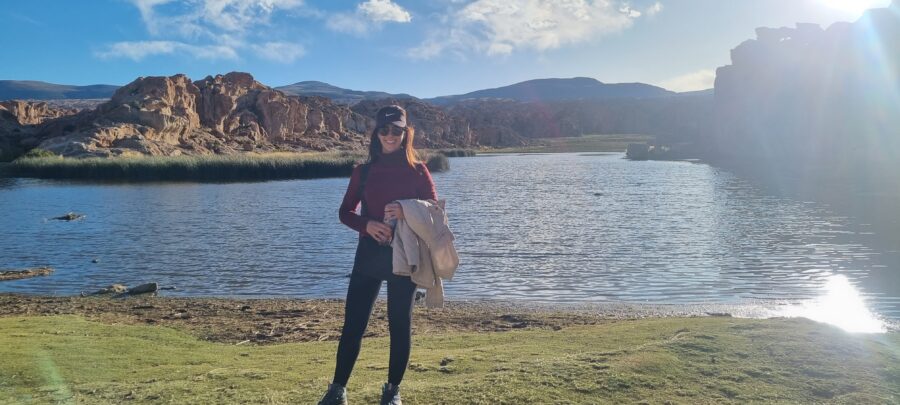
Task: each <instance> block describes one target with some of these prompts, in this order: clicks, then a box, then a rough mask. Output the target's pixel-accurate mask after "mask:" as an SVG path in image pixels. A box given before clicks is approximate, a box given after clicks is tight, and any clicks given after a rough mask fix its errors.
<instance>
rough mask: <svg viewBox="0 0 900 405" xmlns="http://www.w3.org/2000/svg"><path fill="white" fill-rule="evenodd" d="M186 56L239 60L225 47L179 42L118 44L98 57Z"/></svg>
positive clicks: (108, 48)
mask: <svg viewBox="0 0 900 405" xmlns="http://www.w3.org/2000/svg"><path fill="white" fill-rule="evenodd" d="M176 53H181V54H186V55H192V56H194V57H197V58H200V59H237V57H238V56H237V52H235V50H234V49H232V48H230V47H227V46H224V45H208V46H197V45H190V44H186V43H183V42H177V41H132V42H127V41H126V42H116V43H114V44H111V45H109V46H108V47H107V48H106V50H103V51H99V52H97V53H96V55H97V56H98V57H100V58H104V59H110V58H128V59H131V60H134V61H140V60H143V59H144V58H146V57H148V56H154V55H166V54H176Z"/></svg>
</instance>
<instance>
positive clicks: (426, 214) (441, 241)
mask: <svg viewBox="0 0 900 405" xmlns="http://www.w3.org/2000/svg"><path fill="white" fill-rule="evenodd" d="M397 202H398V203H400V205H401V206H402V207H403V217H404V219H401V220H399V221H397V227H396V229H395V230H394V240H393V242H391V247H393V249H394V258H393V261H394V263H393V266H394V274H396V275H398V276H409V277H410V278H411V279H412V281H413V283H415V284H416V285H417V286H418V287H420V288H424V289H425V306H426V307H428V308H441V307H443V306H444V285H443V283H442V282H441V280H442V279H443V280H450V279H452V278H453V274H454V273H456V268H457V267H458V266H459V255H457V253H456V248H455V247H454V246H453V239H454V237H453V233H452V232H450V227H449V226H448V224H447V213H446V212H445V211H444V203H445V202H444V200H440V201H432V200H429V201H425V200H415V199H408V200H398V201H397Z"/></svg>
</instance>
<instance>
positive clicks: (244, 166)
mask: <svg viewBox="0 0 900 405" xmlns="http://www.w3.org/2000/svg"><path fill="white" fill-rule="evenodd" d="M424 158H425V159H426V161H427V164H428V167H429V169H431V170H432V171H435V172H439V171H443V170H447V169H448V163H447V162H448V161H447V158H446V156H444V155H442V154H439V153H429V154H425V156H424ZM364 160H365V155H363V154H362V153H354V152H322V153H296V154H290V153H276V154H269V155H252V154H243V155H204V156H172V157H160V156H153V157H149V156H142V157H116V158H82V159H76V158H62V157H34V158H27V157H23V158H20V159H17V160H16V161H14V162H13V163H11V164H9V165H8V166H7V167H6V168H5V172H6V174H7V175H8V176H12V177H34V178H45V179H78V180H104V181H210V182H217V181H255V180H280V179H312V178H324V177H346V176H349V175H350V173H351V171H352V169H353V166H354V165H355V164H357V163H359V162H362V161H364Z"/></svg>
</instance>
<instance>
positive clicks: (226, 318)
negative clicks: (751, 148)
mask: <svg viewBox="0 0 900 405" xmlns="http://www.w3.org/2000/svg"><path fill="white" fill-rule="evenodd" d="M69 314H71V315H79V316H83V317H85V318H87V319H89V320H94V321H99V322H104V323H109V324H129V325H162V326H166V327H171V328H176V329H180V330H184V331H187V332H188V333H190V334H193V335H195V336H197V337H199V338H201V339H204V340H209V341H214V342H222V343H242V344H243V343H254V344H271V343H286V342H306V341H323V340H337V339H338V338H339V337H340V333H341V325H342V322H343V314H344V302H343V301H342V300H335V299H314V300H307V299H225V298H169V297H152V296H135V297H127V298H108V297H52V296H33V295H18V294H0V317H9V316H36V315H37V316H40V315H69ZM609 319H610V314H605V315H604V314H600V313H593V314H589V313H584V312H574V311H562V310H551V309H535V308H513V307H512V306H508V305H493V304H487V303H465V302H463V303H449V304H448V306H447V307H446V308H443V309H430V310H429V309H426V308H424V307H423V306H420V305H417V306H416V308H415V310H414V314H413V334H416V335H423V334H425V335H427V334H440V333H447V332H499V331H508V330H521V329H553V330H559V329H562V328H565V327H567V326H573V325H594V324H598V323H601V322H607V321H609ZM387 335H388V329H387V310H386V306H385V303H384V302H383V301H379V302H378V303H377V304H376V306H375V309H374V311H373V313H372V318H371V321H370V322H369V327H368V329H367V331H366V336H367V337H369V336H387Z"/></svg>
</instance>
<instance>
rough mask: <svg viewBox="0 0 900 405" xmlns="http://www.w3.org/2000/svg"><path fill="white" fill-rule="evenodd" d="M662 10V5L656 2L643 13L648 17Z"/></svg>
mask: <svg viewBox="0 0 900 405" xmlns="http://www.w3.org/2000/svg"><path fill="white" fill-rule="evenodd" d="M662 10H663V5H662V3H660V2H658V1H657V2H656V3H654V4H653V5H652V6H650V7H647V11H645V13H647V15H648V16H654V15H657V14H659V12H660V11H662Z"/></svg>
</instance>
